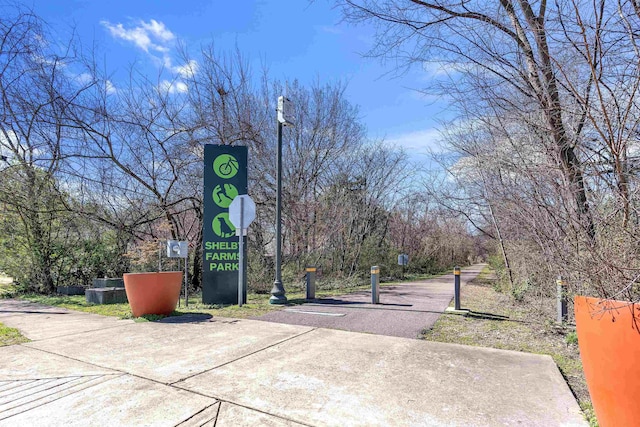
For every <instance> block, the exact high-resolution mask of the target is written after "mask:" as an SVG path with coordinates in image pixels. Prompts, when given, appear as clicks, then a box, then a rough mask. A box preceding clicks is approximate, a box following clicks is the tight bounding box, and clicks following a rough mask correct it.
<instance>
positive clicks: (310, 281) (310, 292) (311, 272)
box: [307, 267, 316, 299]
mask: <svg viewBox="0 0 640 427" xmlns="http://www.w3.org/2000/svg"><path fill="white" fill-rule="evenodd" d="M307 299H316V268H315V267H307Z"/></svg>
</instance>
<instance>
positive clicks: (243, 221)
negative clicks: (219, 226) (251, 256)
mask: <svg viewBox="0 0 640 427" xmlns="http://www.w3.org/2000/svg"><path fill="white" fill-rule="evenodd" d="M255 218H256V204H255V203H254V202H253V199H252V198H251V197H249V196H248V195H246V194H242V195H239V196H236V197H235V198H234V199H233V201H232V202H231V204H230V205H229V221H231V224H233V226H234V227H236V235H237V236H238V247H239V253H238V267H239V268H238V306H240V307H242V304H243V303H244V301H243V300H244V293H245V289H244V282H245V276H246V269H245V262H244V236H246V235H247V227H249V225H251V223H252V222H253V220H254V219H255Z"/></svg>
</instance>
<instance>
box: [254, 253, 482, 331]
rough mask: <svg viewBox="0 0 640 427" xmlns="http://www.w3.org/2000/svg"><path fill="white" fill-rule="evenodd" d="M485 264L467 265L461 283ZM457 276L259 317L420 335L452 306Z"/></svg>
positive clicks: (407, 283) (340, 297)
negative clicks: (374, 297)
mask: <svg viewBox="0 0 640 427" xmlns="http://www.w3.org/2000/svg"><path fill="white" fill-rule="evenodd" d="M485 265H486V264H476V265H472V266H470V267H466V268H463V269H462V272H461V274H460V283H461V285H462V286H464V285H465V284H466V283H467V282H469V281H471V280H473V279H475V278H476V276H478V274H480V271H482V269H483V267H484V266H485ZM453 280H454V279H453V273H451V274H445V275H443V276H439V277H435V278H433V279H428V280H421V281H419V282H404V283H398V284H394V285H386V286H381V287H380V304H372V303H371V291H369V290H367V291H361V292H356V293H352V294H348V295H342V296H337V297H333V298H322V299H317V300H314V301H313V302H309V303H306V304H302V305H299V306H295V307H288V308H285V309H284V310H279V311H272V312H270V313H267V314H265V315H263V316H260V317H257V318H256V320H266V321H268V322H277V323H286V324H289V325H301V326H312V327H315V328H329V329H340V330H343V331H352V332H366V333H370V334H376V335H389V336H394V337H404V338H418V336H419V335H420V333H421V332H422V331H423V330H424V329H431V328H432V327H433V324H434V323H435V322H436V321H437V320H438V318H439V317H440V316H441V315H442V313H443V312H444V311H445V309H446V308H447V307H448V306H449V303H450V302H451V300H452V299H453V288H454V286H453ZM462 303H463V306H464V301H462Z"/></svg>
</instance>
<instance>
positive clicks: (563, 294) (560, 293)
mask: <svg viewBox="0 0 640 427" xmlns="http://www.w3.org/2000/svg"><path fill="white" fill-rule="evenodd" d="M566 284H567V282H565V281H564V280H562V276H558V280H556V288H557V300H558V319H557V320H558V323H560V324H562V323H565V322H566V321H567V320H568V318H569V316H568V312H567V288H566V287H565V286H566Z"/></svg>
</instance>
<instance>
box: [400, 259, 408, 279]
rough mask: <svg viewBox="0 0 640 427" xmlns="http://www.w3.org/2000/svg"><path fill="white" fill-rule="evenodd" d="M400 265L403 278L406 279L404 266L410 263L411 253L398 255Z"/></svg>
mask: <svg viewBox="0 0 640 427" xmlns="http://www.w3.org/2000/svg"><path fill="white" fill-rule="evenodd" d="M398 265H401V266H402V278H403V279H404V266H405V265H409V255H407V254H400V255H398Z"/></svg>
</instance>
